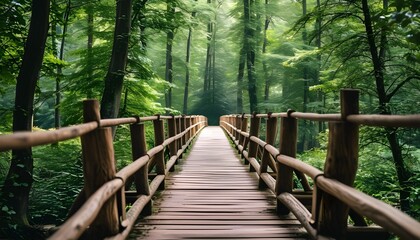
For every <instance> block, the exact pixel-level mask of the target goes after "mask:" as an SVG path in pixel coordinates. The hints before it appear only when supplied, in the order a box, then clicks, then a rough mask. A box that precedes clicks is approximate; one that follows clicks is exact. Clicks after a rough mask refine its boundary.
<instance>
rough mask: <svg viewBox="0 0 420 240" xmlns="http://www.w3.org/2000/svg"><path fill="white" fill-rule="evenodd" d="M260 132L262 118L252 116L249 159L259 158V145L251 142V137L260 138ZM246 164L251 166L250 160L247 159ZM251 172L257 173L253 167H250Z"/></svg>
mask: <svg viewBox="0 0 420 240" xmlns="http://www.w3.org/2000/svg"><path fill="white" fill-rule="evenodd" d="M259 132H260V118H258V117H257V115H256V114H252V117H251V128H250V130H249V139H250V140H249V148H248V149H249V151H248V158H255V157H256V156H257V151H258V144H257V143H256V142H254V141H251V137H258V135H259ZM245 164H249V162H248V160H246V159H245ZM249 171H250V172H255V169H254V167H253V166H252V165H249Z"/></svg>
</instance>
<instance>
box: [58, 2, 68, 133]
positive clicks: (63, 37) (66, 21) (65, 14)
mask: <svg viewBox="0 0 420 240" xmlns="http://www.w3.org/2000/svg"><path fill="white" fill-rule="evenodd" d="M70 4H71V2H70V1H67V6H66V11H65V12H64V19H63V32H62V33H61V42H60V53H59V56H58V59H60V60H61V61H63V59H64V44H65V42H66V34H67V25H68V23H69V16H70V11H71V5H70ZM54 31H55V30H54ZM62 76H63V67H62V66H61V65H59V66H58V67H57V75H56V78H55V107H54V119H55V121H54V122H55V128H57V129H58V128H60V127H61V123H60V115H61V114H60V103H61V87H60V82H61V77H62Z"/></svg>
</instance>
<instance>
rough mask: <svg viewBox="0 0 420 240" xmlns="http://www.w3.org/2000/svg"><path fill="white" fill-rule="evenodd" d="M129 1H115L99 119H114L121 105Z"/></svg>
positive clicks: (126, 53) (129, 16)
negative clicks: (112, 32)
mask: <svg viewBox="0 0 420 240" xmlns="http://www.w3.org/2000/svg"><path fill="white" fill-rule="evenodd" d="M131 8H132V3H131V0H119V1H117V13H116V18H115V30H114V43H113V46H112V55H111V61H110V63H109V68H108V72H107V74H106V77H105V89H104V92H103V95H102V99H101V118H103V119H105V118H116V117H117V116H118V111H119V108H120V103H121V91H122V87H123V80H124V76H125V67H126V64H127V55H128V41H129V36H130V28H131Z"/></svg>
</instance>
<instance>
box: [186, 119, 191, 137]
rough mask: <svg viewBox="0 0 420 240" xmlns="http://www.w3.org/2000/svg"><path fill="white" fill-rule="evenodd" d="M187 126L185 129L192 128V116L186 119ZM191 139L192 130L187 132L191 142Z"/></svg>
mask: <svg viewBox="0 0 420 240" xmlns="http://www.w3.org/2000/svg"><path fill="white" fill-rule="evenodd" d="M185 121H186V124H185V129H187V128H189V127H190V126H191V116H188V117H186V118H185ZM190 138H191V130H189V131H188V132H187V141H189V140H190Z"/></svg>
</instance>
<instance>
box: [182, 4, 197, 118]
mask: <svg viewBox="0 0 420 240" xmlns="http://www.w3.org/2000/svg"><path fill="white" fill-rule="evenodd" d="M195 1H196V2H197V0H195ZM196 14H197V13H196V12H192V13H191V16H192V17H193V18H194V17H195V15H196ZM191 40H192V27H191V26H190V27H189V29H188V38H187V54H186V56H185V64H186V72H185V88H184V106H183V109H182V113H183V114H187V113H188V94H189V91H188V88H189V85H190V61H191Z"/></svg>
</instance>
